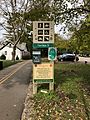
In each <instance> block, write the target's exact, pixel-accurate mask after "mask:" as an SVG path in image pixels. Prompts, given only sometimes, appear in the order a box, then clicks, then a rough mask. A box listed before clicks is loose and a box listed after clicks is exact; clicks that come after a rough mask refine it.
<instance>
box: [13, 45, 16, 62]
mask: <svg viewBox="0 0 90 120" xmlns="http://www.w3.org/2000/svg"><path fill="white" fill-rule="evenodd" d="M15 55H16V46H14V47H13V51H12V60H13V61H15Z"/></svg>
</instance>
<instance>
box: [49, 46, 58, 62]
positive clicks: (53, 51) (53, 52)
mask: <svg viewBox="0 0 90 120" xmlns="http://www.w3.org/2000/svg"><path fill="white" fill-rule="evenodd" d="M56 55H57V50H56V48H53V47H51V48H49V51H48V58H49V60H55V58H56Z"/></svg>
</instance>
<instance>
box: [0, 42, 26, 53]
mask: <svg viewBox="0 0 90 120" xmlns="http://www.w3.org/2000/svg"><path fill="white" fill-rule="evenodd" d="M8 44H12V45H14V43H13V42H11V41H6V42H5V43H3V44H2V46H1V47H0V50H2V49H3V48H4V47H6V46H7V45H8ZM16 47H17V48H18V49H19V50H20V51H24V50H23V49H21V48H20V47H19V46H18V45H16Z"/></svg>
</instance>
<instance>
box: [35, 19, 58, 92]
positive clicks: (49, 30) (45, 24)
mask: <svg viewBox="0 0 90 120" xmlns="http://www.w3.org/2000/svg"><path fill="white" fill-rule="evenodd" d="M53 45H54V22H53V21H34V22H33V49H34V50H35V51H34V50H33V94H35V93H37V85H38V84H42V83H49V90H53V89H54V62H53V61H54V60H55V57H56V54H55V51H56V49H54V48H53ZM50 47H52V48H51V49H49V54H48V55H49V57H48V58H50V59H49V60H50V62H47V63H44V62H43V63H42V62H41V57H40V55H41V54H40V52H38V50H39V48H50Z"/></svg>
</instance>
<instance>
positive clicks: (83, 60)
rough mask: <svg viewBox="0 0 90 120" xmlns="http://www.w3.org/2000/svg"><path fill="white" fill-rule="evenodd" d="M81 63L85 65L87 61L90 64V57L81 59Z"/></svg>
mask: <svg viewBox="0 0 90 120" xmlns="http://www.w3.org/2000/svg"><path fill="white" fill-rule="evenodd" d="M79 61H80V62H83V63H85V61H87V62H88V63H90V57H79Z"/></svg>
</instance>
